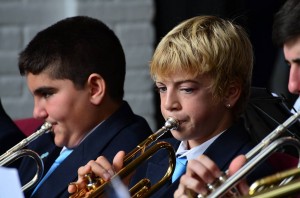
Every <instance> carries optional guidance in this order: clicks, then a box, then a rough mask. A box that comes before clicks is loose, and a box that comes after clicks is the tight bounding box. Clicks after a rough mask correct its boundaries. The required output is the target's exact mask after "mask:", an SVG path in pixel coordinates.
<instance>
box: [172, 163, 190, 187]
mask: <svg viewBox="0 0 300 198" xmlns="http://www.w3.org/2000/svg"><path fill="white" fill-rule="evenodd" d="M186 163H187V160H186V157H181V158H179V157H177V158H176V166H175V170H174V173H173V175H172V183H173V182H174V181H176V180H177V179H178V178H179V177H180V176H181V175H183V173H185V170H186Z"/></svg>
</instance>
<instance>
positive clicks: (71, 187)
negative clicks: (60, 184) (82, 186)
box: [68, 182, 78, 194]
mask: <svg viewBox="0 0 300 198" xmlns="http://www.w3.org/2000/svg"><path fill="white" fill-rule="evenodd" d="M77 185H78V184H77V183H75V182H73V183H70V184H69V186H68V192H69V193H70V194H73V193H75V192H77V191H78V186H77Z"/></svg>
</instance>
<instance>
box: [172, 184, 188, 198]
mask: <svg viewBox="0 0 300 198" xmlns="http://www.w3.org/2000/svg"><path fill="white" fill-rule="evenodd" d="M174 198H188V196H187V195H185V187H184V185H182V184H179V186H178V188H177V190H176V191H175V192H174Z"/></svg>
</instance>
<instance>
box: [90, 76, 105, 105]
mask: <svg viewBox="0 0 300 198" xmlns="http://www.w3.org/2000/svg"><path fill="white" fill-rule="evenodd" d="M87 86H88V89H89V92H90V100H91V102H92V103H93V104H95V105H97V104H100V103H101V101H102V100H103V98H104V96H105V91H106V84H105V81H104V79H103V78H102V76H101V75H99V74H96V73H93V74H91V75H90V76H89V78H88V80H87Z"/></svg>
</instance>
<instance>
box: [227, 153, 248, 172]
mask: <svg viewBox="0 0 300 198" xmlns="http://www.w3.org/2000/svg"><path fill="white" fill-rule="evenodd" d="M246 162H247V159H246V157H245V156H244V155H239V156H237V157H236V158H234V159H233V160H232V162H231V163H230V165H229V169H228V173H229V175H233V174H234V173H235V172H236V171H238V170H239V169H240V168H241V167H242V166H243V165H244V164H245V163H246Z"/></svg>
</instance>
